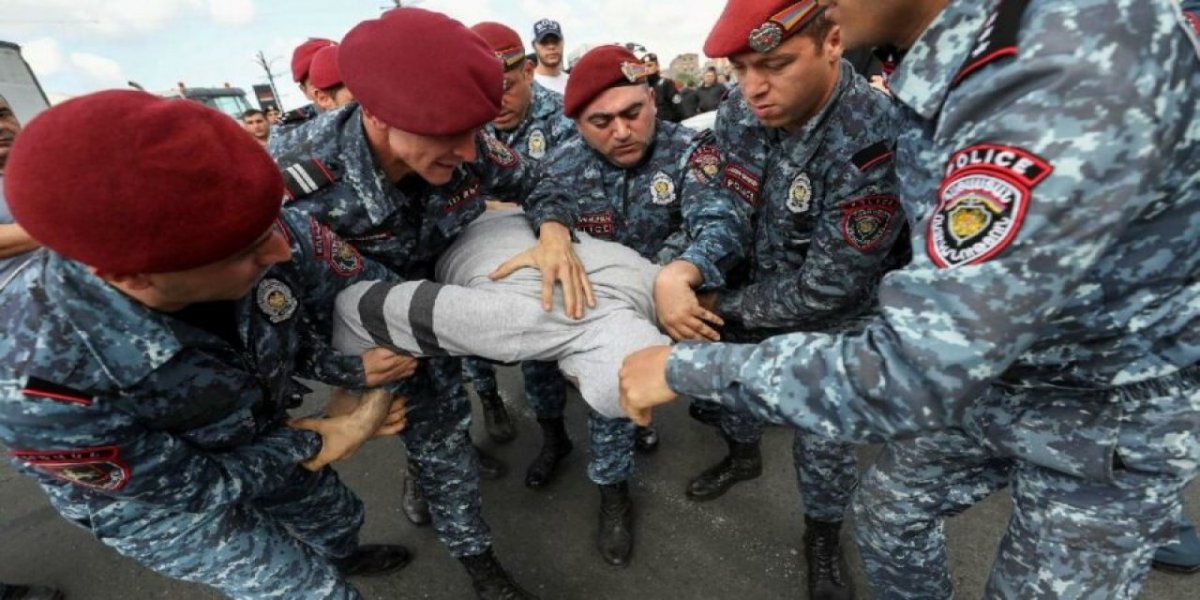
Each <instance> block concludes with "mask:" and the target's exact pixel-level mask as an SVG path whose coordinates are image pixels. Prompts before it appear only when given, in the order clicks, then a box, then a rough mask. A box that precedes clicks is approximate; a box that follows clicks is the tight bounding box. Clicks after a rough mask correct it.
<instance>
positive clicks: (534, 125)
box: [463, 82, 576, 419]
mask: <svg viewBox="0 0 1200 600" xmlns="http://www.w3.org/2000/svg"><path fill="white" fill-rule="evenodd" d="M562 103H563V100H562V95H561V94H558V93H556V92H552V91H550V90H548V89H546V88H544V87H542V86H541V84H539V83H537V82H534V83H533V100H532V102H531V104H530V106H529V114H528V115H527V116H526V117H525V120H524V121H521V124H520V125H517V127H516V128H515V129H513V130H511V131H499V130H497V129H496V128H495V126H493V125H491V124H488V126H487V130H488V131H489V132H491V133H492V135H495V136H496V138H498V139H499V140H500V141H502V142H504V143H505V144H508V146H509V147H510V148H512V149H513V150H516V151H517V152H518V153H520V155H521V158H522V159H524V161H525V163H526V164H527V165H530V167H531V168H532V165H536V164H538V163H540V162H541V160H542V159H543V158H545V157H546V154H547V153H548V152H549V151H550V150H552V149H554V148H557V147H558V146H559V145H561V144H562V143H563V142H565V141H566V140H567V139H568V138H570V137H572V136H574V135H576V132H575V123H574V122H573V121H571V120H570V119H568V118H566V117H565V116H563V104H562ZM521 200H524V199H523V198H522V199H521ZM463 371H464V372H466V373H467V376H468V377H470V378H471V383H472V385H474V386H475V391H476V392H478V393H479V394H480V395H484V394H491V395H495V394H498V393H499V390H498V389H497V388H496V370H495V368H494V367H492V364H491V363H489V362H487V361H485V360H482V359H478V358H464V359H463ZM521 374H522V375H524V378H525V398H526V399H528V400H529V404H530V405H531V406H532V407H533V412H534V414H536V415H537V417H538V418H539V419H561V418H562V416H563V409H564V407H565V406H566V404H567V382H566V380H565V379H563V376H562V373H561V372H560V371H559V370H558V365H557V364H555V363H553V362H537V361H527V362H523V363H521Z"/></svg>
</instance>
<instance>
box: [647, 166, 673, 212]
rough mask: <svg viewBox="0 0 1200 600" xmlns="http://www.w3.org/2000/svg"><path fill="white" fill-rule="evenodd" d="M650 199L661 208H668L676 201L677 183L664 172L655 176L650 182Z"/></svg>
mask: <svg viewBox="0 0 1200 600" xmlns="http://www.w3.org/2000/svg"><path fill="white" fill-rule="evenodd" d="M650 198H651V200H653V201H654V203H655V204H658V205H659V206H666V205H667V204H670V203H672V202H674V201H675V182H674V181H671V178H670V177H669V176H668V175H667V174H666V173H663V172H662V171H659V172H658V173H655V174H654V178H653V179H651V180H650Z"/></svg>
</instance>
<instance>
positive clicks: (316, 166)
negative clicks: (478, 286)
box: [271, 103, 525, 557]
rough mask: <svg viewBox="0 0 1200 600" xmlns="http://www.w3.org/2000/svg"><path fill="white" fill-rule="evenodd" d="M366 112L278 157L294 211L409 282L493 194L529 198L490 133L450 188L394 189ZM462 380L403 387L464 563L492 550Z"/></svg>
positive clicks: (439, 521)
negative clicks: (372, 141)
mask: <svg viewBox="0 0 1200 600" xmlns="http://www.w3.org/2000/svg"><path fill="white" fill-rule="evenodd" d="M361 114H362V111H361V109H360V108H359V107H358V105H357V104H355V103H351V104H348V105H346V106H344V107H342V108H339V109H337V110H334V111H329V112H326V113H322V114H321V115H320V116H318V117H317V118H316V119H314V120H312V121H309V122H308V123H306V124H305V125H302V126H300V127H298V128H296V129H294V130H292V131H291V132H289V133H288V135H287V137H286V139H284V140H280V141H279V144H278V145H275V144H273V145H272V148H271V150H272V155H273V156H274V157H275V159H276V161H277V162H278V163H279V164H280V166H281V167H283V170H284V180H285V183H286V184H287V187H288V191H289V196H290V200H289V202H288V203H287V204H286V205H285V206H286V210H295V211H300V212H304V213H308V214H311V215H312V216H314V217H315V218H316V219H317V220H318V221H321V222H322V223H325V224H327V225H329V226H330V228H332V229H333V230H334V232H336V233H337V234H338V235H340V236H342V237H343V238H344V239H345V240H346V241H347V242H349V243H350V244H353V245H354V246H355V247H357V248H358V249H359V251H361V252H362V253H363V254H364V255H366V256H368V257H370V258H372V259H374V260H376V261H378V262H380V263H381V264H383V265H384V266H386V267H388V268H390V269H391V270H392V271H393V272H394V273H395V274H397V275H399V277H400V278H401V279H404V280H412V279H427V278H431V277H432V275H433V265H434V262H435V261H436V259H437V257H438V255H439V254H440V253H441V252H442V251H443V250H444V249H445V248H446V247H447V246H448V245H449V244H450V242H452V241H453V240H454V238H455V236H457V235H458V233H459V232H460V231H462V230H463V228H465V227H466V226H467V224H468V223H470V222H471V221H472V220H474V219H475V218H476V217H478V216H479V215H480V214H482V213H483V210H484V201H483V198H484V195H485V194H487V195H493V196H496V197H499V198H522V197H524V196H525V193H524V190H523V189H522V188H521V187H520V186H521V183H522V180H523V178H522V174H523V173H524V169H523V168H522V167H521V163H520V158H519V157H518V156H517V154H516V153H515V152H513V151H512V150H511V149H509V148H508V147H507V146H505V145H504V144H503V143H501V142H499V141H498V140H496V139H495V138H494V137H492V136H490V135H487V134H486V133H481V134H480V135H479V144H478V145H479V157H478V160H476V161H475V162H474V163H469V164H464V165H463V166H461V167H459V169H458V170H457V171H455V173H454V176H453V178H452V180H451V181H450V182H449V183H447V184H445V185H439V186H432V185H429V184H427V183H425V182H424V181H423V180H421V179H420V178H418V177H415V176H414V177H409V178H407V179H406V180H404V181H402V182H401V183H400V184H399V185H397V184H393V183H392V182H391V181H389V180H388V179H387V177H386V176H385V175H384V174H383V173H382V172H381V171H379V170H378V169H377V168H376V167H375V166H374V164H375V161H374V158H373V155H372V154H371V149H370V147H369V146H368V145H367V140H366V135H365V134H364V133H363V128H362V122H361V117H360V115H361ZM336 258H337V257H334V259H335V263H336V262H338V261H337V260H336ZM323 331H326V332H328V331H329V329H328V328H324V329H323ZM461 374H462V363H461V362H460V360H459V359H457V358H448V357H442V358H432V359H425V360H422V361H421V368H419V369H418V371H417V373H416V375H414V376H413V377H411V378H409V379H406V380H404V381H403V382H401V385H400V386H399V389H398V391H399V392H400V393H402V394H404V396H405V397H406V398H407V399H408V427H407V429H405V431H404V433H403V434H402V437H403V439H404V443H405V445H406V446H407V447H408V451H409V459H410V460H413V461H415V462H416V463H417V465H418V466H419V467H420V473H421V475H420V478H419V481H418V484H419V485H420V486H421V490H422V491H423V492H424V495H425V497H426V498H427V499H428V501H429V506H430V512H431V513H432V516H433V523H434V527H435V528H436V529H437V532H438V536H439V538H440V539H441V541H442V543H443V544H445V545H446V547H447V548H448V549H449V550H450V554H451V555H453V556H455V557H463V556H474V555H478V554H481V553H483V552H484V551H485V550H487V549H488V548H489V547H490V546H491V534H490V533H489V531H488V527H487V524H486V523H484V521H483V516H482V515H481V514H480V502H481V501H480V497H479V465H478V462H477V457H476V455H475V452H474V450H473V448H472V446H471V443H470V438H469V436H468V429H469V426H470V420H471V407H470V403H469V401H468V399H467V394H466V392H465V390H464V389H463V386H462V376H461Z"/></svg>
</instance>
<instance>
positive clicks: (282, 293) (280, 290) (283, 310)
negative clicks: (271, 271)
mask: <svg viewBox="0 0 1200 600" xmlns="http://www.w3.org/2000/svg"><path fill="white" fill-rule="evenodd" d="M256 297H257V299H258V308H259V310H261V311H263V314H265V315H267V318H268V319H270V320H271V322H272V323H280V322H283V321H286V320H288V319H290V318H291V317H292V315H294V314H296V295H295V294H293V293H292V289H291V288H289V287H288V286H287V285H285V284H284V283H283V282H282V281H279V280H278V279H264V280H263V281H262V283H260V284H258V293H257V296H256Z"/></svg>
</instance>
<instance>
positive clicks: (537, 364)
mask: <svg viewBox="0 0 1200 600" xmlns="http://www.w3.org/2000/svg"><path fill="white" fill-rule="evenodd" d="M463 371H464V372H465V373H466V374H467V377H469V378H470V379H471V385H473V386H475V392H476V393H478V394H492V395H495V394H497V393H499V390H498V388H497V387H496V368H495V367H494V366H493V365H492V363H490V362H488V361H486V360H484V359H482V358H464V359H463ZM521 374H522V375H523V376H524V379H525V399H526V400H528V401H529V405H530V406H531V407H532V408H533V414H535V415H537V418H539V419H561V418H562V416H563V410H564V408H565V407H566V405H567V388H566V386H567V381H566V380H565V379H563V376H562V372H561V371H559V370H558V363H555V362H553V361H525V362H523V363H521Z"/></svg>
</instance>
